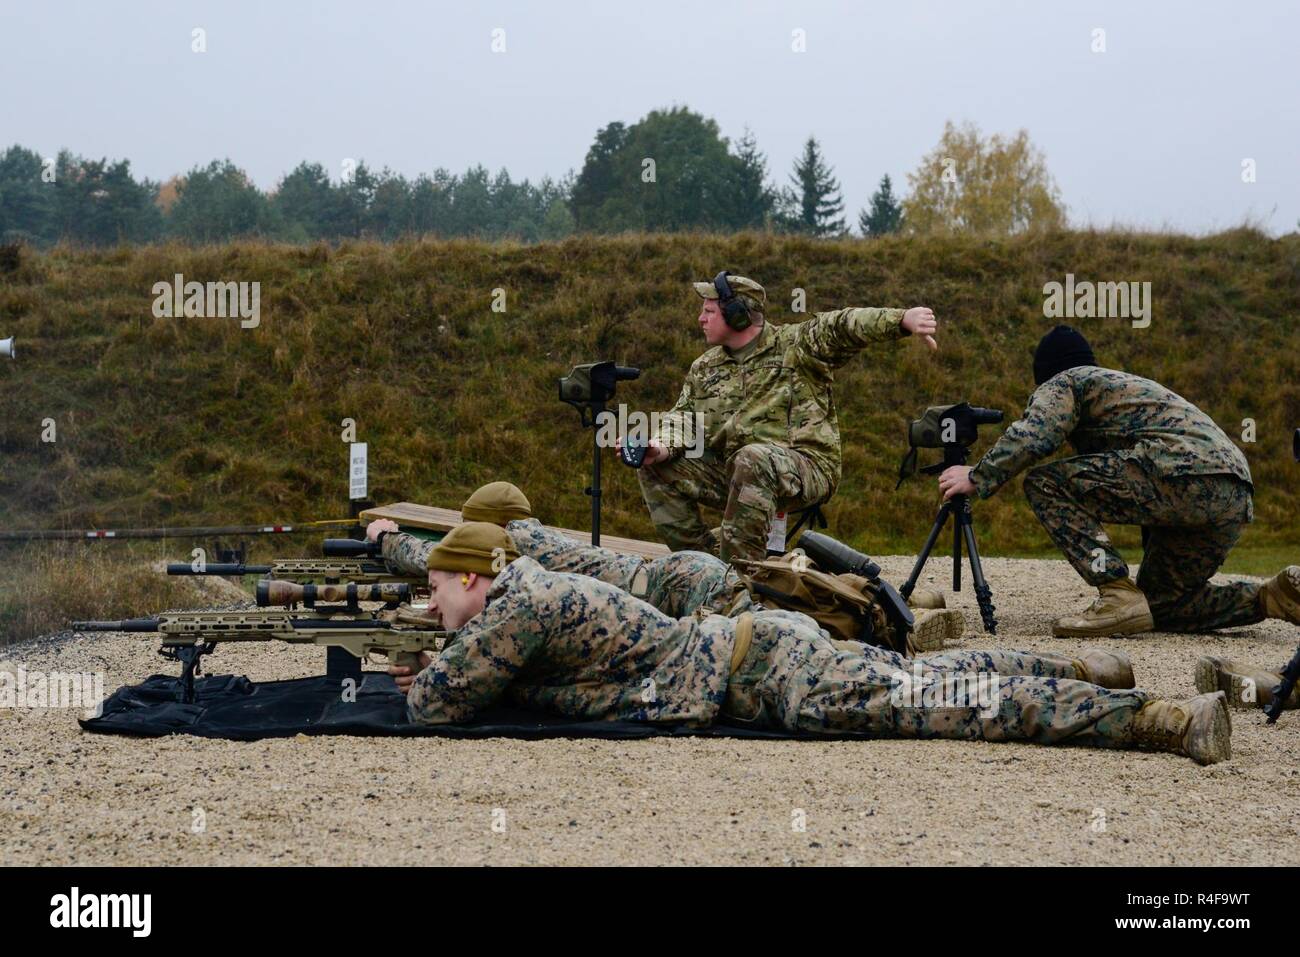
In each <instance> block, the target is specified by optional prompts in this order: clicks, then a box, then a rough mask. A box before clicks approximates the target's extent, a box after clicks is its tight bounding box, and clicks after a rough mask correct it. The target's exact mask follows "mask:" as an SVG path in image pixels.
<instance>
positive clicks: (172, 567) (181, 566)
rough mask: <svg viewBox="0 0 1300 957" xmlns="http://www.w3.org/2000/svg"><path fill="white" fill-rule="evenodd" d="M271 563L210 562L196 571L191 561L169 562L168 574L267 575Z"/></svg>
mask: <svg viewBox="0 0 1300 957" xmlns="http://www.w3.org/2000/svg"><path fill="white" fill-rule="evenodd" d="M270 571H271V566H270V565H244V564H242V563H239V562H208V563H207V564H206V565H204V566H203V571H195V570H194V566H193V565H191V564H190V563H189V562H169V563H168V564H167V574H168V575H266V574H269V573H270Z"/></svg>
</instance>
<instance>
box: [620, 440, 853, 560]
mask: <svg viewBox="0 0 1300 957" xmlns="http://www.w3.org/2000/svg"><path fill="white" fill-rule="evenodd" d="M637 475H638V477H639V479H640V481H641V494H642V495H643V496H644V497H645V502H646V506H647V507H648V508H649V509H650V519H651V521H653V522H654V523H655V527H656V528H657V529H658V530H659V534H660V536H661V537H662V538H663V540H664V542H666V543H667V545H668V547H669V548H671V549H672V550H673V551H675V552H676V551H682V550H683V549H688V548H690V549H696V550H698V551H702V552H709V553H711V554H717V555H719V556H721V558H722V560H723V561H725V562H732V561H735V560H737V559H741V560H746V561H762V560H763V559H764V558H766V557H767V536H768V533H769V531H770V530H771V527H772V519H773V517H774V516H775V515H776V513H777V512H779V511H785V512H788V511H791V510H794V509H800V508H805V507H807V506H809V505H815V504H817V503H819V502H822V501H825V500H826V499H827V498H829V497H830V494H831V492H832V491H833V489H832V487H831V482H830V480H829V479H828V478H827V477H826V476H825V475H823V474H822V472H821V470H820V469H818V468H817V467H816V466H814V465H813V463H812V461H811V460H809V459H808V457H807V456H805V455H804V454H802V453H801V452H796V451H794V450H793V449H787V448H785V447H783V446H779V445H762V444H757V443H755V444H751V445H746V446H744V447H742V448H740V449H738V450H737V451H736V452H735V453H734V454H733V455H732V456H731V457H730V458H729V459H727V460H726V461H725V462H722V461H719V460H718V459H716V458H710V457H705V458H699V459H688V458H679V459H677V460H676V461H673V462H665V463H661V464H659V465H656V466H653V467H652V468H644V469H641V470H640V471H638V472H637ZM701 505H707V506H709V507H710V508H717V509H721V510H722V541H721V542H717V541H715V540H714V536H713V532H712V531H711V530H710V529H709V528H708V526H706V525H705V524H704V520H703V519H702V518H701V517H700V506H701Z"/></svg>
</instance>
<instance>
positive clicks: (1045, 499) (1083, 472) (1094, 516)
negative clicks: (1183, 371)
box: [970, 366, 1263, 631]
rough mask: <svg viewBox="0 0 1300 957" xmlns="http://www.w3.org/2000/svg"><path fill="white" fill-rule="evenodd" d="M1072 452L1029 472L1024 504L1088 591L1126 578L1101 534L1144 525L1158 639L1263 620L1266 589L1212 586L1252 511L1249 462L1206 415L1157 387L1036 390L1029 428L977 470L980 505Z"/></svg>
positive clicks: (1092, 383) (1002, 441) (1136, 382)
mask: <svg viewBox="0 0 1300 957" xmlns="http://www.w3.org/2000/svg"><path fill="white" fill-rule="evenodd" d="M1066 441H1069V442H1070V444H1071V445H1072V446H1073V448H1074V450H1075V451H1076V452H1077V453H1079V454H1077V455H1074V456H1071V457H1069V458H1063V459H1058V460H1057V461H1055V462H1051V463H1049V464H1047V465H1040V466H1037V467H1036V468H1032V469H1030V470H1029V472H1028V474H1026V475H1025V483H1024V484H1025V497H1026V498H1028V499H1029V504H1030V505H1031V506H1032V507H1033V509H1034V513H1035V514H1036V515H1037V516H1038V519H1039V521H1040V522H1042V523H1043V527H1044V528H1046V529H1047V533H1048V534H1049V535H1051V537H1052V540H1053V541H1055V542H1056V544H1057V546H1058V547H1059V548H1060V549H1061V551H1063V552H1064V553H1065V557H1066V558H1067V559H1068V560H1069V562H1070V564H1071V565H1073V566H1074V568H1075V570H1076V571H1078V573H1079V574H1080V575H1082V576H1083V578H1084V580H1085V581H1087V582H1088V583H1089V584H1091V585H1097V586H1100V585H1103V584H1105V583H1107V582H1111V581H1116V580H1118V579H1121V578H1127V577H1128V566H1127V565H1126V564H1125V563H1124V560H1123V558H1121V557H1120V555H1119V553H1118V552H1117V551H1116V550H1115V548H1114V546H1113V545H1112V544H1111V542H1110V539H1109V538H1108V537H1107V535H1106V532H1105V530H1104V529H1103V528H1102V524H1103V523H1105V522H1116V523H1119V524H1123V525H1141V526H1142V542H1143V555H1142V567H1141V569H1140V570H1139V572H1138V577H1137V585H1138V588H1140V589H1141V591H1142V593H1143V594H1144V595H1145V596H1146V599H1147V603H1148V604H1149V605H1150V608H1151V615H1152V618H1153V619H1154V620H1155V624H1156V627H1157V628H1159V629H1162V630H1165V631H1202V630H1209V629H1213V628H1223V627H1227V626H1230V625H1246V624H1253V623H1254V622H1257V621H1262V620H1263V612H1262V611H1261V609H1260V604H1259V598H1258V594H1259V586H1258V585H1256V584H1252V583H1249V582H1232V583H1230V584H1226V585H1212V584H1210V583H1209V580H1210V577H1211V576H1212V575H1214V573H1215V572H1216V571H1218V569H1219V566H1220V565H1222V564H1223V560H1224V559H1225V558H1226V557H1227V555H1228V552H1229V551H1230V550H1231V548H1232V546H1233V545H1234V544H1236V542H1237V539H1238V538H1240V537H1241V533H1242V531H1243V530H1244V529H1245V526H1246V525H1247V524H1248V523H1249V522H1250V521H1251V520H1252V519H1253V518H1254V506H1253V504H1252V500H1251V495H1252V492H1253V486H1252V484H1251V479H1250V468H1249V466H1248V465H1247V463H1246V458H1245V456H1244V455H1242V453H1241V450H1240V449H1238V448H1237V447H1236V445H1234V444H1233V443H1232V441H1231V440H1230V439H1229V438H1228V437H1227V435H1225V434H1224V433H1223V431H1222V430H1221V429H1220V428H1219V427H1218V426H1217V425H1215V424H1214V421H1213V420H1212V419H1211V418H1210V417H1209V416H1208V415H1206V414H1205V413H1204V412H1202V411H1201V410H1200V409H1198V408H1196V406H1194V405H1192V404H1191V403H1190V402H1188V401H1187V400H1186V399H1184V398H1183V397H1182V396H1180V395H1177V394H1176V393H1174V392H1171V391H1170V390H1169V389H1166V388H1165V387H1164V386H1162V385H1160V384H1159V383H1157V382H1152V381H1151V380H1150V379H1144V378H1142V377H1140V376H1135V375H1130V374H1128V373H1126V372H1117V371H1115V370H1113V369H1103V368H1100V367H1098V366H1078V367H1075V368H1073V369H1067V370H1066V371H1064V372H1061V373H1058V374H1057V375H1055V376H1053V377H1052V378H1051V379H1048V380H1047V381H1046V382H1044V383H1043V384H1042V385H1041V386H1039V387H1038V388H1037V389H1036V390H1035V391H1034V393H1033V395H1032V396H1031V397H1030V400H1029V406H1028V408H1026V409H1025V414H1024V417H1023V418H1021V419H1020V421H1018V422H1016V423H1014V424H1013V425H1011V427H1010V428H1008V429H1007V430H1006V431H1005V432H1004V433H1003V434H1002V436H1001V437H1000V438H999V439H998V440H997V442H996V443H994V445H993V446H992V447H991V448H990V449H989V450H988V451H987V452H985V453H984V456H983V458H981V459H980V461H979V462H978V463H977V464H976V466H975V468H974V470H973V471H972V472H971V474H970V478H971V481H972V482H973V483H974V484H975V488H976V490H977V491H978V492H979V495H980V498H988V497H989V496H990V495H992V494H993V493H994V492H996V491H997V490H998V489H999V488H1000V487H1001V486H1002V485H1003V484H1004V483H1006V482H1007V481H1008V480H1010V479H1011V477H1012V476H1014V475H1015V474H1016V473H1018V472H1020V471H1022V470H1024V469H1026V468H1028V467H1029V466H1030V465H1032V464H1033V463H1034V462H1036V461H1037V460H1038V459H1041V458H1043V457H1045V456H1047V455H1051V454H1052V453H1053V452H1055V451H1056V450H1057V449H1058V448H1060V447H1061V445H1062V444H1063V443H1065V442H1066ZM1098 550H1100V551H1098Z"/></svg>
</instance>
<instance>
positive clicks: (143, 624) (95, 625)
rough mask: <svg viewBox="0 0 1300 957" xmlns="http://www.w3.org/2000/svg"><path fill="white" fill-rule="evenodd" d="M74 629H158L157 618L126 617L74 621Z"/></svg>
mask: <svg viewBox="0 0 1300 957" xmlns="http://www.w3.org/2000/svg"><path fill="white" fill-rule="evenodd" d="M72 630H73V631H157V630H158V619H157V618H124V619H122V620H121V621H74V622H73V623H72Z"/></svg>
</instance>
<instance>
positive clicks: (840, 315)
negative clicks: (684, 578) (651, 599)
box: [637, 308, 908, 562]
mask: <svg viewBox="0 0 1300 957" xmlns="http://www.w3.org/2000/svg"><path fill="white" fill-rule="evenodd" d="M903 312H904V310H902V309H874V308H873V309H840V310H837V311H834V312H820V313H817V314H815V315H814V316H813V317H812V318H811V319H808V320H806V321H804V322H798V323H791V324H787V325H780V326H778V325H773V324H772V323H770V322H769V323H765V324H764V325H763V327H762V332H761V333H760V334H759V335H758V336H757V337H756V338H754V339H753V340H752V341H751V342H749V343H748V344H747V345H745V346H744V347H743V348H741V349H738V350H736V351H734V352H732V351H730V350H728V349H726V348H725V347H723V346H715V347H714V348H712V349H710V350H709V351H708V352H706V353H704V355H702V356H700V357H699V358H698V359H696V360H695V362H694V363H693V364H692V365H691V369H690V372H689V373H688V374H687V376H686V383H685V385H683V387H682V392H681V395H680V397H679V398H678V399H677V404H676V405H674V406H673V407H672V409H671V410H669V412H668V413H667V414H666V415H665V416H663V417H661V420H660V426H659V430H658V432H657V434H656V435H654V436H652V438H654V439H657V440H658V441H659V442H660V443H661V444H662V445H664V446H665V447H666V448H669V449H670V451H671V458H670V459H668V460H665V461H663V462H660V463H658V464H657V465H654V466H649V467H646V468H643V469H641V470H639V471H638V472H637V475H638V477H639V479H640V482H641V492H642V495H643V496H644V497H645V501H646V505H647V507H648V508H649V510H650V518H651V520H652V521H653V522H654V523H655V527H656V528H657V529H658V530H659V534H660V535H661V536H662V538H663V540H664V542H666V543H667V545H668V547H669V548H671V549H672V550H673V551H679V550H683V549H696V550H698V551H704V552H709V553H711V554H719V555H720V556H721V557H722V559H723V560H724V561H727V562H730V561H733V560H735V559H744V560H750V561H761V560H762V559H763V558H764V557H766V555H767V538H768V533H769V530H770V528H771V525H772V519H773V517H774V516H775V514H776V513H777V512H778V511H786V512H788V511H791V510H796V509H800V508H804V507H807V506H810V505H815V504H818V503H820V502H824V501H826V500H827V499H829V498H830V497H831V495H832V494H834V492H835V489H836V486H838V484H839V481H840V431H839V422H838V419H837V417H836V414H835V396H834V389H833V387H834V384H835V376H834V372H835V370H836V369H837V368H839V367H840V366H842V365H844V363H846V362H848V361H849V360H850V359H851V358H853V357H854V356H855V355H857V353H858V352H860V351H861V350H862V349H863V348H864V347H866V346H868V345H870V344H871V343H873V342H883V341H885V340H889V339H898V338H900V337H902V336H905V335H908V333H907V332H906V331H905V330H904V329H903V328H902V326H901V323H902V319H903ZM696 427H699V428H702V429H703V430H704V453H703V455H702V456H701V457H699V458H689V457H686V454H685V453H686V451H687V446H688V445H690V442H689V437H691V436H693V435H695V431H694V430H695V428H696ZM702 504H703V505H707V506H709V507H710V508H717V509H721V510H722V512H723V520H722V534H721V542H719V541H717V540H716V539H715V537H714V534H713V532H712V531H711V530H710V529H709V528H708V527H707V526H706V525H705V524H704V522H703V520H702V519H701V517H700V505H702Z"/></svg>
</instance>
